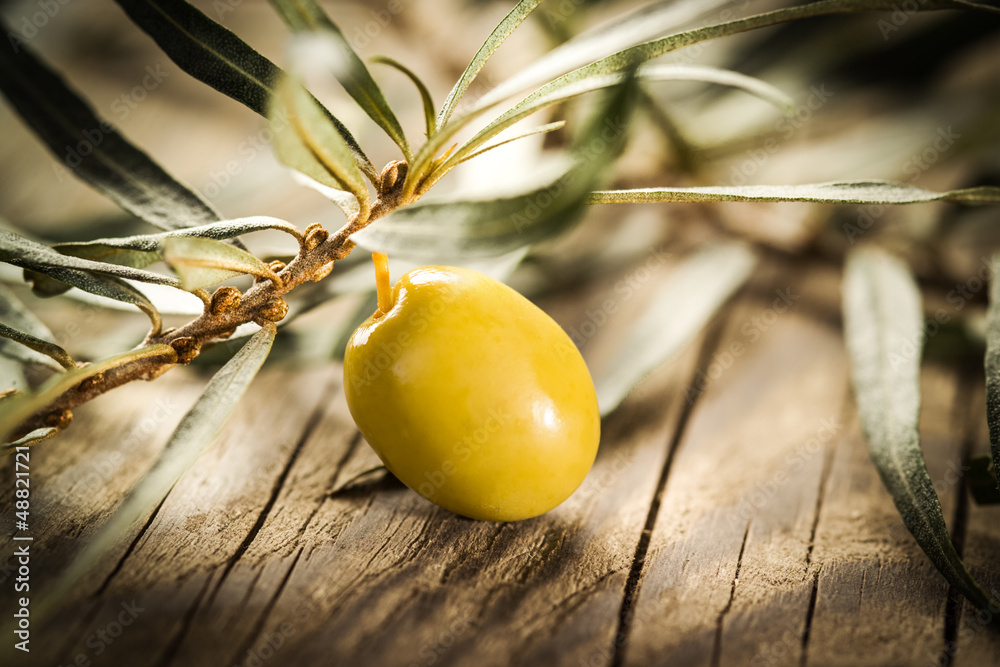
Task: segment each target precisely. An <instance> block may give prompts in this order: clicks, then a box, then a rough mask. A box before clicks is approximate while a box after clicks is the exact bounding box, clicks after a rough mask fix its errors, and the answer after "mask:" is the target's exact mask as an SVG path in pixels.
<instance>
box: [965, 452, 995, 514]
mask: <svg viewBox="0 0 1000 667" xmlns="http://www.w3.org/2000/svg"><path fill="white" fill-rule="evenodd" d="M995 471H996V466H995V465H994V464H993V460H992V459H991V458H990V457H989V456H979V457H976V458H974V459H972V460H970V461H969V476H968V482H969V492H970V493H971V494H972V499H973V500H975V501H976V504H977V505H1000V491H998V490H997V478H996V472H995Z"/></svg>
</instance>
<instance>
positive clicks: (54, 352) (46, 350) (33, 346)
mask: <svg viewBox="0 0 1000 667" xmlns="http://www.w3.org/2000/svg"><path fill="white" fill-rule="evenodd" d="M0 336H2V337H3V338H4V340H3V341H0V354H4V355H5V356H8V357H13V358H15V359H18V360H20V361H24V362H27V363H39V361H38V358H37V357H34V356H32V355H29V354H21V353H20V352H19V351H18V350H17V348H21V349H22V350H23V349H25V348H27V350H31V351H34V352H38V353H39V354H42V355H44V356H45V357H48V358H49V359H50V360H51V359H54V360H55V361H57V362H58V364H56V365H55V366H54V368H57V369H59V370H63V369H64V368H76V362H74V361H73V359H72V358H71V357H70V356H69V354H68V353H67V352H66V350H64V349H62V348H61V347H59V346H58V345H56V344H55V343H50V342H48V341H47V340H42V339H41V338H37V337H35V336H32V335H31V334H27V333H24V332H23V331H18V330H17V329H15V328H13V327H9V326H7V325H6V324H4V323H3V322H0ZM10 342H15V343H19V344H20V345H9V344H8V343H10ZM44 365H46V366H48V367H49V368H53V365H52V364H51V363H45V364H44Z"/></svg>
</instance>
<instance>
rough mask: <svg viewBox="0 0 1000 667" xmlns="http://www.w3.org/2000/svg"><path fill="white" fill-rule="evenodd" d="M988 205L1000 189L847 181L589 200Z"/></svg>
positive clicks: (622, 193)
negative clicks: (938, 188)
mask: <svg viewBox="0 0 1000 667" xmlns="http://www.w3.org/2000/svg"><path fill="white" fill-rule="evenodd" d="M938 200H944V201H953V202H959V203H963V204H984V203H987V202H995V201H1000V187H996V186H991V185H984V186H979V187H974V188H966V189H963V190H950V191H948V192H933V191H931V190H925V189H923V188H918V187H917V186H915V185H908V184H906V183H895V182H891V181H845V182H840V183H814V184H808V185H743V186H710V187H692V188H640V189H635V190H602V191H597V192H593V193H591V194H590V195H589V196H588V197H587V203H588V204H634V203H653V202H726V201H741V202H745V201H762V202H764V201H811V202H826V203H834V204H919V203H924V202H930V201H938Z"/></svg>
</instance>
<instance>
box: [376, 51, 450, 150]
mask: <svg viewBox="0 0 1000 667" xmlns="http://www.w3.org/2000/svg"><path fill="white" fill-rule="evenodd" d="M369 60H370V61H371V62H373V63H375V64H376V65H388V66H389V67H392V68H393V69H395V70H397V71H399V72H402V74H403V75H404V76H406V78H408V79H409V80H410V81H412V82H413V85H414V86H416V87H417V92H419V93H420V102H421V104H422V105H423V109H424V123H425V125H426V127H427V129H426V132H425V134H426V136H428V137H430V136H431V135H433V134H434V132H435V130H436V129H437V126H436V125H435V123H436V120H435V117H434V98H432V97H431V91H430V90H428V89H427V86H426V84H424V82H423V80H422V79H421V78H420V77H419V76H417V75H416V74H415V73H414V72H413V70H411V69H410V68H409V67H407V66H406V65H404V64H403V63H401V62H399V61H397V60H394V59H392V58H390V57H388V56H374V57H372V58H369Z"/></svg>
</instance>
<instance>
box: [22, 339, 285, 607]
mask: <svg viewBox="0 0 1000 667" xmlns="http://www.w3.org/2000/svg"><path fill="white" fill-rule="evenodd" d="M274 333H275V327H274V324H273V323H271V322H268V323H267V326H265V327H264V328H262V329H261V330H260V331H259V332H258V333H257V334H256V335H255V336H254V337H253V338H251V339H250V341H249V342H248V343H247V344H246V345H244V346H243V348H242V349H241V350H240V351H239V352H237V353H236V355H235V356H234V357H233V358H232V359H231V360H230V361H229V362H228V363H227V364H226V365H225V366H223V367H222V368H221V369H220V370H219V371H218V372H217V373H216V374H215V375H214V376H212V379H211V380H210V381H209V383H208V385H207V386H206V387H205V391H204V392H202V394H201V396H200V397H199V398H198V401H197V402H196V403H195V404H194V406H193V407H192V408H191V409H190V410H189V411H188V412H187V414H185V415H184V417H183V418H182V419H181V421H180V423H179V424H178V425H177V428H176V429H175V430H174V432H173V434H172V435H171V436H170V439H169V440H168V441H167V444H166V446H165V447H164V448H163V450H162V451H161V452H160V455H159V457H158V458H157V459H156V462H155V463H153V465H152V467H151V468H150V469H149V470H148V471H147V472H146V474H145V475H144V476H143V477H142V479H140V480H139V481H138V482H136V484H135V486H134V487H133V488H132V489H131V490H130V491H129V493H128V494H127V495H126V496H125V498H124V500H122V503H121V505H119V506H118V509H116V510H115V512H114V514H112V515H111V517H110V518H109V519H108V520H107V522H106V523H105V524H104V525H103V526H101V528H100V529H99V530H98V531H97V534H96V535H94V536H93V538H92V539H91V540H90V541H89V542H88V543H87V544H86V545H85V546H84V547H83V549H82V550H81V551H80V552H79V553H78V554H77V555H76V557H75V558H74V559H73V561H72V562H71V563H70V565H69V567H67V568H66V569H65V570H64V571H63V572H62V574H61V575H60V576H59V578H58V579H56V581H55V582H54V584H53V585H52V587H51V588H50V589H49V590H48V591H46V592H45V594H44V595H43V596H42V598H41V600H40V601H39V603H38V611H37V612H36V613H37V615H38V617H47V616H48V615H49V614H51V613H52V612H53V611H54V610H55V609H56V608H58V606H59V605H60V604H61V603H62V601H63V600H64V598H65V596H66V595H67V594H68V593H69V592H70V591H71V590H72V588H73V587H74V586H75V585H76V584H77V583H78V582H79V581H80V580H81V579H82V578H83V577H85V576H86V575H87V574H88V573H89V572H90V571H91V570H92V569H93V567H94V565H96V564H97V563H98V562H99V561H100V560H101V559H102V558H106V557H107V552H108V550H109V549H111V548H113V547H114V545H116V544H117V543H118V542H119V541H120V540H122V539H123V538H124V537H125V536H127V535H128V534H130V532H131V531H133V530H134V529H135V527H136V523H137V522H138V521H139V520H140V519H142V518H143V517H146V516H148V515H149V514H150V512H152V511H153V509H154V508H155V507H156V506H157V505H158V504H159V503H160V502H162V501H163V499H164V498H166V496H167V494H168V493H169V492H170V489H171V488H172V487H173V486H174V484H176V483H177V480H178V479H180V477H181V475H183V474H184V472H185V471H187V470H188V468H190V467H191V465H192V464H193V463H194V462H195V460H196V459H197V458H198V456H199V455H200V454H201V453H202V452H203V451H204V450H205V448H206V447H208V445H209V444H210V443H211V442H212V441H213V440H214V439H215V437H216V436H217V435H218V434H219V431H221V430H222V426H223V424H224V423H225V421H226V419H227V418H228V417H229V415H230V414H231V413H232V411H233V408H234V407H235V406H236V403H237V402H238V401H239V399H240V398H241V397H242V396H243V394H244V393H245V392H246V389H247V387H248V386H249V385H250V382H251V381H252V380H253V378H254V377H255V376H256V375H257V372H258V371H259V370H260V367H261V366H262V365H263V363H264V360H265V359H266V358H267V355H268V352H270V350H271V343H272V342H273V341H274Z"/></svg>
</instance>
